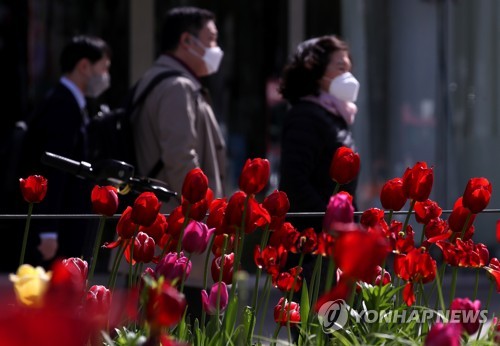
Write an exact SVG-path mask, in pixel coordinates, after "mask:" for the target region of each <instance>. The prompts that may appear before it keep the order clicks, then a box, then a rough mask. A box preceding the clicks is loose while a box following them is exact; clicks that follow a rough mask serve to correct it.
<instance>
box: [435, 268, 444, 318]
mask: <svg viewBox="0 0 500 346" xmlns="http://www.w3.org/2000/svg"><path fill="white" fill-rule="evenodd" d="M436 282H437V285H436V286H437V290H438V298H439V303H440V304H441V311H446V306H445V305H444V298H443V288H442V286H441V278H440V277H439V271H438V270H436Z"/></svg>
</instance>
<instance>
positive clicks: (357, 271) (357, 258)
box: [333, 231, 390, 282]
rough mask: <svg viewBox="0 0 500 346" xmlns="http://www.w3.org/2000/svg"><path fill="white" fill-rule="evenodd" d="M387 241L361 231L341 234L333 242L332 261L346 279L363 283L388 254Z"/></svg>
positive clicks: (371, 276) (369, 279)
mask: <svg viewBox="0 0 500 346" xmlns="http://www.w3.org/2000/svg"><path fill="white" fill-rule="evenodd" d="M389 250H390V249H389V246H388V243H387V240H386V239H385V238H384V237H383V236H381V235H379V234H377V233H368V232H363V231H352V232H346V233H341V235H340V236H339V238H338V239H337V240H336V241H335V248H334V253H333V254H334V260H335V264H337V266H338V268H340V269H341V270H342V272H343V273H344V275H345V276H346V277H347V278H350V279H352V280H354V281H357V280H361V281H365V282H369V281H371V279H373V273H374V272H375V269H376V267H377V266H378V265H381V264H382V262H383V260H384V259H385V258H386V256H387V255H388V252H389Z"/></svg>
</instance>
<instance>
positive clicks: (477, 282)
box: [472, 268, 479, 301]
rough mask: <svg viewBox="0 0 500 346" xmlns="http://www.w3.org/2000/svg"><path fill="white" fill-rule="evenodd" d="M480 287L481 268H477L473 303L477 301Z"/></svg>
mask: <svg viewBox="0 0 500 346" xmlns="http://www.w3.org/2000/svg"><path fill="white" fill-rule="evenodd" d="M478 286H479V268H476V283H475V285H474V294H473V296H472V301H474V300H476V297H477V287H478Z"/></svg>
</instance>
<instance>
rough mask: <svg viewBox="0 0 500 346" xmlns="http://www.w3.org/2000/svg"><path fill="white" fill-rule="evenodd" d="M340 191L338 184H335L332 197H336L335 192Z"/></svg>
mask: <svg viewBox="0 0 500 346" xmlns="http://www.w3.org/2000/svg"><path fill="white" fill-rule="evenodd" d="M339 190H340V184H339V183H338V182H335V188H334V189H333V193H332V196H334V195H336V194H337V192H339Z"/></svg>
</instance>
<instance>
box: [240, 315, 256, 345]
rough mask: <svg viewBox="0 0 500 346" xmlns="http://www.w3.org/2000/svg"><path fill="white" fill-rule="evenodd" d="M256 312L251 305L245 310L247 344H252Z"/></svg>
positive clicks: (244, 321)
mask: <svg viewBox="0 0 500 346" xmlns="http://www.w3.org/2000/svg"><path fill="white" fill-rule="evenodd" d="M255 321H256V318H255V312H254V309H253V308H252V307H250V306H246V307H245V310H244V311H243V331H244V335H245V337H246V344H247V345H251V344H252V336H253V331H254V328H255Z"/></svg>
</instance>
